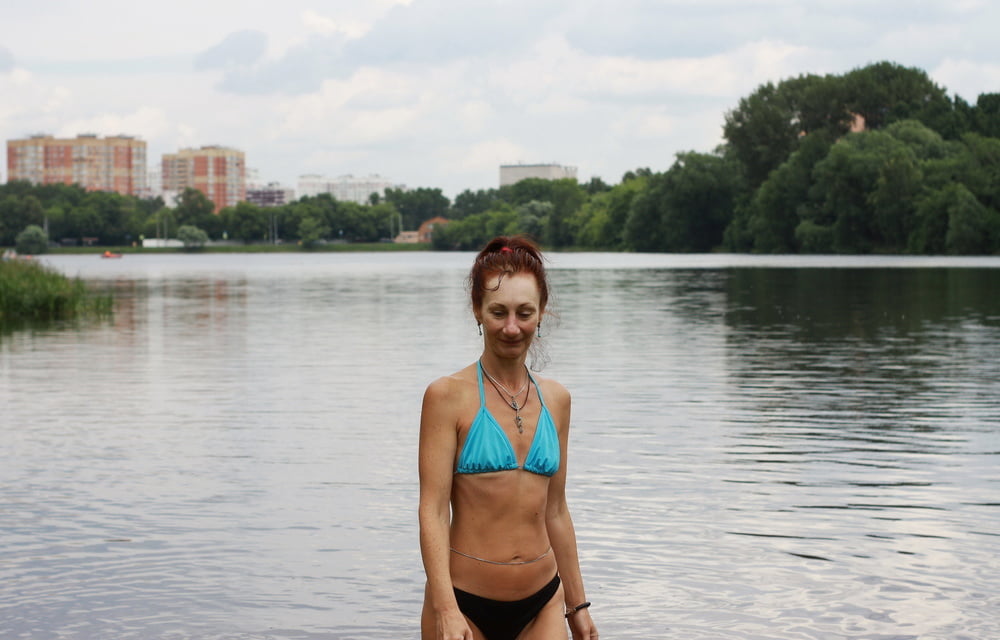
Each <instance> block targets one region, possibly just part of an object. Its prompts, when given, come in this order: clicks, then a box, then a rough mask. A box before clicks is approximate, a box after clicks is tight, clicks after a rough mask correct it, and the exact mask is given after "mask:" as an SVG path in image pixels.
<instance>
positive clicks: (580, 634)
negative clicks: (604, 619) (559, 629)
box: [569, 609, 597, 640]
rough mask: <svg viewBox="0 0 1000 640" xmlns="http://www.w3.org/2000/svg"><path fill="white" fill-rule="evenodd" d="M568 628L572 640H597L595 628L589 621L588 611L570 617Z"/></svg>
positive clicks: (580, 611)
mask: <svg viewBox="0 0 1000 640" xmlns="http://www.w3.org/2000/svg"><path fill="white" fill-rule="evenodd" d="M569 628H570V631H572V632H573V640H597V627H596V626H594V621H593V620H591V619H590V611H588V610H586V609H580V610H579V611H577V612H576V613H573V614H572V615H570V617H569Z"/></svg>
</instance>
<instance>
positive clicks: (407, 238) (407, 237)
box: [392, 231, 420, 244]
mask: <svg viewBox="0 0 1000 640" xmlns="http://www.w3.org/2000/svg"><path fill="white" fill-rule="evenodd" d="M392 241H393V242H395V243H397V244H417V243H418V242H420V235H419V234H418V233H417V232H416V231H400V232H399V234H398V235H397V236H396V237H395V238H393V239H392Z"/></svg>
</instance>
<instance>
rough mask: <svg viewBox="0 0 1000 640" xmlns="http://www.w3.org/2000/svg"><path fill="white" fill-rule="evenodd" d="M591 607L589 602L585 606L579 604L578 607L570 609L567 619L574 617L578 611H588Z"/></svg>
mask: <svg viewBox="0 0 1000 640" xmlns="http://www.w3.org/2000/svg"><path fill="white" fill-rule="evenodd" d="M589 606H590V603H589V602H584V603H583V604H578V605H576V606H575V607H573V608H572V609H570V610H569V611H567V612H566V617H567V618H568V617H570V616H571V615H573V614H574V613H576V612H577V611H580V610H582V609H586V608H587V607H589Z"/></svg>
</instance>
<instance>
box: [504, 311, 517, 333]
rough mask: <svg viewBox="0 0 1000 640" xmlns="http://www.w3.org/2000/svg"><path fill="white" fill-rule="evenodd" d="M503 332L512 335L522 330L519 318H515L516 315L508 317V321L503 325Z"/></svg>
mask: <svg viewBox="0 0 1000 640" xmlns="http://www.w3.org/2000/svg"><path fill="white" fill-rule="evenodd" d="M503 330H504V333H507V334H511V335H513V334H515V333H517V332H518V331H519V330H520V329H519V328H518V326H517V318H516V317H515V316H514V314H511V315H509V316H507V320H506V321H505V322H504V324H503Z"/></svg>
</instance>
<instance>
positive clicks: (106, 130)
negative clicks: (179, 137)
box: [56, 106, 171, 139]
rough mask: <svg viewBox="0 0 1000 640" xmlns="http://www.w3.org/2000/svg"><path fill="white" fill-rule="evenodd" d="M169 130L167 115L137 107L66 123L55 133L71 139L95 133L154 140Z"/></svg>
mask: <svg viewBox="0 0 1000 640" xmlns="http://www.w3.org/2000/svg"><path fill="white" fill-rule="evenodd" d="M170 129H171V125H170V121H169V119H168V117H167V114H166V113H165V112H164V111H163V109H160V108H159V107H149V106H145V107H139V108H137V109H135V110H134V111H131V112H129V113H103V114H99V115H95V116H91V117H87V118H79V119H76V120H68V121H66V122H65V123H64V124H63V125H62V126H61V127H60V128H59V130H58V131H57V132H56V133H57V135H58V136H62V137H67V138H71V137H73V136H76V135H77V134H80V133H96V134H98V135H104V136H113V135H118V134H125V135H136V134H137V132H141V135H139V137H141V138H143V139H148V138H156V137H160V136H162V135H164V134H166V133H167V132H168V131H169V130H170Z"/></svg>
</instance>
